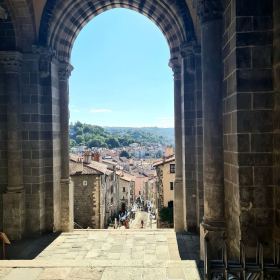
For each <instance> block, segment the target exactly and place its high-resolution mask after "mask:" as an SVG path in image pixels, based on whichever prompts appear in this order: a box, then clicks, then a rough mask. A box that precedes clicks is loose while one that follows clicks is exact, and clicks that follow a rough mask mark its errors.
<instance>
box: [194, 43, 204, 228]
mask: <svg viewBox="0 0 280 280" xmlns="http://www.w3.org/2000/svg"><path fill="white" fill-rule="evenodd" d="M193 51H194V55H195V77H194V78H195V92H194V99H195V128H194V129H195V176H196V220H197V221H196V226H197V232H199V225H200V223H201V222H202V218H203V214H204V200H203V198H204V195H203V193H204V191H203V110H202V76H201V50H200V47H194V49H193Z"/></svg>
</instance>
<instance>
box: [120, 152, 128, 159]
mask: <svg viewBox="0 0 280 280" xmlns="http://www.w3.org/2000/svg"><path fill="white" fill-rule="evenodd" d="M120 157H126V158H129V154H128V152H127V151H122V152H121V153H120Z"/></svg>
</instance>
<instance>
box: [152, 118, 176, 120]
mask: <svg viewBox="0 0 280 280" xmlns="http://www.w3.org/2000/svg"><path fill="white" fill-rule="evenodd" d="M171 119H173V118H172V117H160V118H156V120H171Z"/></svg>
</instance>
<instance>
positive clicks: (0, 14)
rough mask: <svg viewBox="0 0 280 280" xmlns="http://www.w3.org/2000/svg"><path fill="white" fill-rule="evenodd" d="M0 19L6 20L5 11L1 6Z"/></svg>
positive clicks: (6, 14)
mask: <svg viewBox="0 0 280 280" xmlns="http://www.w3.org/2000/svg"><path fill="white" fill-rule="evenodd" d="M0 18H1V19H7V18H8V13H7V11H6V10H5V9H4V8H2V7H1V6H0Z"/></svg>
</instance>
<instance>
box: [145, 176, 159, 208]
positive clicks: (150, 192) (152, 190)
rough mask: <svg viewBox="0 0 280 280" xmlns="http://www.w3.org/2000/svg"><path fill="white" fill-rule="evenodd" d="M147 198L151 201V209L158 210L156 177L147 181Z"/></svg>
mask: <svg viewBox="0 0 280 280" xmlns="http://www.w3.org/2000/svg"><path fill="white" fill-rule="evenodd" d="M145 190H146V193H147V198H146V199H147V200H148V201H149V202H150V206H151V210H152V211H156V205H157V204H156V178H151V179H149V180H148V181H147V182H145Z"/></svg>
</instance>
